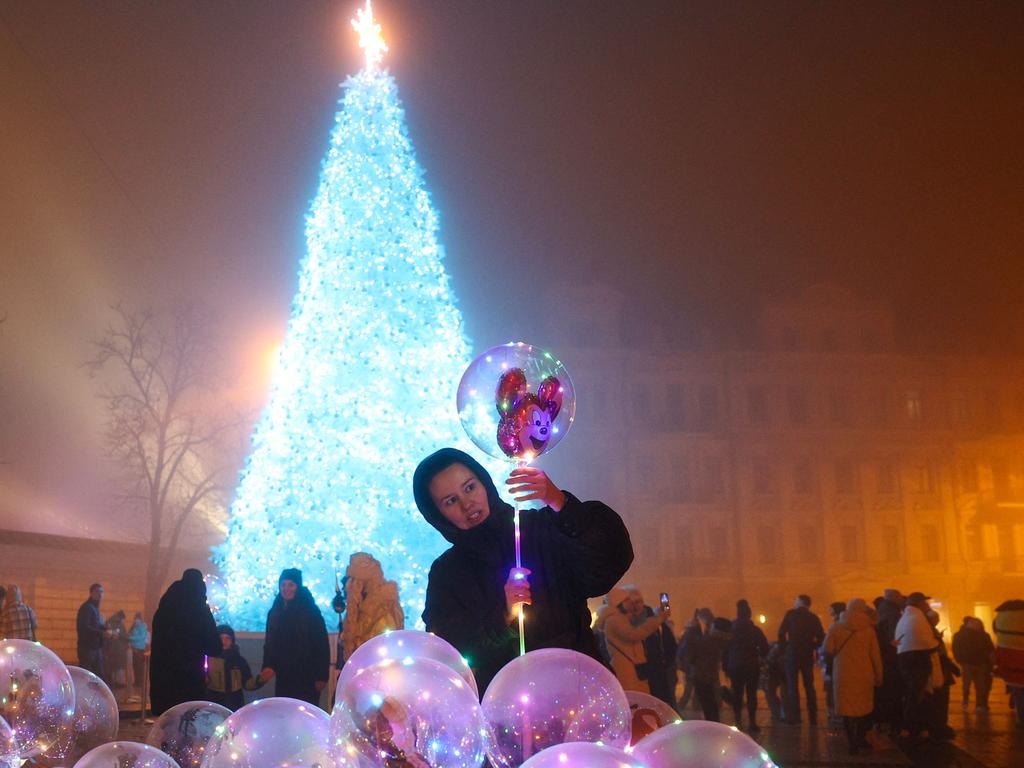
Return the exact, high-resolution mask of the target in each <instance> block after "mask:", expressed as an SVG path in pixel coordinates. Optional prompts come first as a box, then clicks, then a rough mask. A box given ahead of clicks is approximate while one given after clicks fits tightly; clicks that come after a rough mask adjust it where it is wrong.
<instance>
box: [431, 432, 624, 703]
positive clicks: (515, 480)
mask: <svg viewBox="0 0 1024 768" xmlns="http://www.w3.org/2000/svg"><path fill="white" fill-rule="evenodd" d="M506 484H507V485H508V486H509V490H510V491H511V493H513V494H514V495H515V496H516V498H517V499H518V500H519V501H538V502H540V503H541V504H543V505H544V506H543V508H541V509H528V510H523V511H522V512H521V515H520V525H521V542H522V562H523V568H522V569H517V568H515V534H514V526H513V514H514V510H513V509H512V507H511V505H509V504H507V503H506V502H505V501H503V500H502V499H501V497H500V496H499V495H498V490H497V488H496V487H495V485H494V481H493V480H492V479H491V476H490V475H489V474H488V473H487V471H486V470H485V469H484V468H483V467H482V466H481V465H480V463H479V462H477V461H476V459H474V458H473V457H472V456H470V455H469V454H467V453H464V452H463V451H460V450H457V449H455V448H443V449H441V450H439V451H437V452H436V453H433V454H431V455H430V456H428V457H426V458H425V459H424V460H423V461H421V462H420V464H419V466H418V467H417V468H416V472H415V473H414V475H413V496H414V497H415V499H416V506H417V507H418V508H419V511H420V514H422V515H423V517H424V519H426V521H427V522H428V523H430V525H432V526H433V527H434V528H436V529H437V531H438V532H439V533H440V534H441V535H442V536H444V538H445V539H447V540H448V541H449V542H450V543H451V545H452V546H451V547H450V548H449V549H448V550H447V551H445V552H443V553H442V554H441V555H440V556H439V557H438V558H437V559H436V560H435V561H434V563H433V565H431V567H430V574H429V576H428V580H427V594H426V601H425V606H424V610H423V621H424V623H425V624H426V627H427V631H428V632H433V633H434V634H436V635H437V636H438V637H441V638H443V639H444V640H447V641H448V642H449V643H451V644H452V645H453V646H455V647H456V648H457V649H458V651H459V652H460V653H461V654H462V655H463V656H464V657H465V658H466V660H467V662H468V663H469V666H470V668H471V669H472V670H473V674H474V676H475V677H476V682H477V686H478V688H479V689H480V692H481V694H482V693H483V692H484V691H485V690H486V689H487V686H488V684H489V683H490V682H491V680H492V679H493V677H494V675H496V674H497V672H498V670H499V669H501V667H503V666H504V665H505V664H507V663H508V662H509V661H511V660H512V659H513V658H515V656H516V653H517V652H518V649H519V637H518V631H519V623H518V616H517V610H523V612H524V616H525V621H524V629H525V633H526V638H525V640H526V648H527V650H535V649H537V648H568V649H571V650H574V651H579V652H580V653H584V654H586V655H588V656H590V657H592V658H594V659H597V660H598V661H600V659H601V655H600V652H599V650H598V645H597V639H596V638H595V637H594V632H593V630H591V628H590V610H589V608H588V607H587V598H590V597H597V596H599V595H603V594H604V593H606V592H607V591H608V590H609V589H610V588H611V587H612V586H613V585H614V584H615V582H616V581H618V580H619V579H620V578H622V576H623V574H624V573H625V572H626V569H627V568H629V565H630V563H632V562H633V547H632V545H631V544H630V541H629V532H628V531H627V530H626V526H625V525H624V524H623V522H622V519H621V518H620V517H619V515H618V514H617V513H616V512H615V510H613V509H611V508H610V507H608V506H607V505H605V504H602V503H601V502H600V501H580V500H579V499H577V498H576V497H575V496H573V495H572V494H571V493H568V492H567V491H564V490H562V489H560V488H559V487H558V486H556V485H555V483H554V482H553V481H552V480H551V478H550V477H548V476H547V474H546V473H545V472H544V471H543V470H540V469H537V468H536V467H519V468H517V469H514V470H512V472H511V476H510V477H509V479H508V480H507V481H506ZM520 606H521V608H520Z"/></svg>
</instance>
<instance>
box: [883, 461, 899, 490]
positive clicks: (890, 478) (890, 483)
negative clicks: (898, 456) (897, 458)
mask: <svg viewBox="0 0 1024 768" xmlns="http://www.w3.org/2000/svg"><path fill="white" fill-rule="evenodd" d="M878 492H879V493H880V494H893V493H896V492H897V482H896V462H894V461H892V460H891V459H882V460H881V461H879V462H878Z"/></svg>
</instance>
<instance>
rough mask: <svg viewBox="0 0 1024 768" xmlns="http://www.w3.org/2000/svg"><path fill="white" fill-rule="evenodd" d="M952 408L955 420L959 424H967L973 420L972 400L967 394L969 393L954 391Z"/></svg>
mask: <svg viewBox="0 0 1024 768" xmlns="http://www.w3.org/2000/svg"><path fill="white" fill-rule="evenodd" d="M950 408H951V410H952V414H951V415H952V417H953V421H955V422H956V423H957V424H966V423H967V422H969V421H970V420H971V400H970V398H969V397H968V396H967V393H966V392H964V391H962V390H958V391H956V392H954V393H953V396H952V399H951V402H950Z"/></svg>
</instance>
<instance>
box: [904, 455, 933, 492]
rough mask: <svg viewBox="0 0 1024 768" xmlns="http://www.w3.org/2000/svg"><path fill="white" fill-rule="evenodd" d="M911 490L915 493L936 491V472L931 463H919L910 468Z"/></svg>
mask: <svg viewBox="0 0 1024 768" xmlns="http://www.w3.org/2000/svg"><path fill="white" fill-rule="evenodd" d="M909 480H910V490H911V491H913V492H914V493H932V492H934V491H935V471H934V469H933V467H932V463H931V462H930V461H918V462H915V463H914V464H912V465H911V467H910V474H909Z"/></svg>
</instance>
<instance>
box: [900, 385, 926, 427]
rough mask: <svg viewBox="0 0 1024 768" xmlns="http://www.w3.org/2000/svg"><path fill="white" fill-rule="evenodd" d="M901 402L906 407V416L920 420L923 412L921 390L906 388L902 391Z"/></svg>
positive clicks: (912, 419) (913, 419)
mask: <svg viewBox="0 0 1024 768" xmlns="http://www.w3.org/2000/svg"><path fill="white" fill-rule="evenodd" d="M903 403H904V405H905V406H906V409H907V418H908V419H910V420H911V421H920V420H921V416H922V413H923V409H922V404H921V390H919V389H908V390H907V391H906V392H904V393H903Z"/></svg>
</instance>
